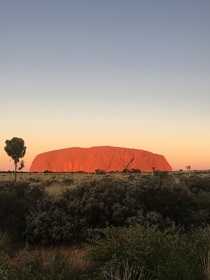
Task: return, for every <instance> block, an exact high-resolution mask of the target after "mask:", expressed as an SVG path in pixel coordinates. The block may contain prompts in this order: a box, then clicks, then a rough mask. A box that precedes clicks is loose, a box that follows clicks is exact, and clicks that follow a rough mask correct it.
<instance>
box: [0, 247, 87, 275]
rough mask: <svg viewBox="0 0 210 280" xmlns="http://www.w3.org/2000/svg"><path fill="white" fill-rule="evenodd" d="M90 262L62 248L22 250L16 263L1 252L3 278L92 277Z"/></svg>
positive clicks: (1, 273) (0, 272) (0, 273)
mask: <svg viewBox="0 0 210 280" xmlns="http://www.w3.org/2000/svg"><path fill="white" fill-rule="evenodd" d="M90 271H91V269H90V264H89V262H88V261H85V260H84V261H82V259H81V258H80V257H78V256H77V254H75V253H74V254H67V253H65V252H64V251H61V250H39V251H36V252H30V251H28V250H27V249H24V250H23V251H21V252H20V254H19V256H18V260H17V263H16V264H12V263H11V261H10V259H9V257H8V256H7V255H6V254H5V253H3V252H0V279H1V280H3V279H4V280H19V279H20V280H29V279H30V280H43V279H45V280H71V279H72V280H79V279H90V278H88V277H89V276H88V274H89V275H90ZM86 277H87V278H86Z"/></svg>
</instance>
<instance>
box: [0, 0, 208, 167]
mask: <svg viewBox="0 0 210 280" xmlns="http://www.w3.org/2000/svg"><path fill="white" fill-rule="evenodd" d="M209 15H210V1H207V0H201V1H195V0H192V1H190V0H183V1H181V0H178V1H169V0H167V1H166V0H160V1H157V0H151V1H150V0H147V1H146V0H142V1H140V0H138V1H137V0H134V1H132V0H131V1H125V0H112V1H111V0H106V1H102V0H97V1H96V0H95V1H93V0H83V1H81V0H77V1H70V0H68V1H67V0H60V1H53V0H42V1H41V0H36V1H35V0H27V1H22V0H18V1H17V0H7V1H6V0H5V1H2V2H1V8H0V36H1V44H0V90H1V95H0V106H1V108H0V109H1V110H0V117H1V124H2V125H1V127H2V131H1V135H0V145H1V146H2V152H1V151H0V170H2V169H9V168H10V166H11V162H9V159H8V157H7V156H6V155H5V152H4V151H3V146H4V142H5V140H6V139H11V138H12V137H13V136H17V137H21V138H23V139H24V140H25V141H26V146H27V154H26V157H25V159H26V169H27V168H29V166H30V163H31V161H32V159H33V157H34V156H35V155H36V154H38V153H41V152H44V151H48V150H52V149H59V148H65V147H72V146H82V147H89V146H97V145H113V146H123V147H130V148H137V149H144V150H149V151H151V152H154V153H160V154H163V155H165V157H166V158H167V160H168V161H169V163H170V164H171V165H172V167H173V168H174V169H179V168H183V169H184V168H185V166H186V165H189V164H191V165H192V168H193V167H194V168H195V169H200V168H202V169H209V168H210V160H209V158H210V147H209V139H210V131H209V124H210V110H209V109H210V94H209V92H210V79H209V77H210V16H209ZM11 168H12V167H11Z"/></svg>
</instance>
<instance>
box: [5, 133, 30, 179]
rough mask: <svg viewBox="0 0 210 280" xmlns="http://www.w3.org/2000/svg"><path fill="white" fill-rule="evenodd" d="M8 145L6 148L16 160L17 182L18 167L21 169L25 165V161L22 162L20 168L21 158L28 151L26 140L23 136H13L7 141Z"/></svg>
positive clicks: (9, 154)
mask: <svg viewBox="0 0 210 280" xmlns="http://www.w3.org/2000/svg"><path fill="white" fill-rule="evenodd" d="M5 143H6V146H5V147H4V150H5V151H6V153H7V154H8V156H10V157H11V158H12V159H13V161H14V166H15V182H16V181H17V169H18V170H21V169H22V168H23V167H24V161H23V160H22V161H21V162H20V166H19V168H18V163H19V161H20V158H23V157H24V155H25V153H26V146H25V142H24V140H23V139H22V138H18V137H13V138H12V139H11V140H6V141H5Z"/></svg>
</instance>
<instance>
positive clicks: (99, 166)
mask: <svg viewBox="0 0 210 280" xmlns="http://www.w3.org/2000/svg"><path fill="white" fill-rule="evenodd" d="M124 169H128V170H132V169H140V170H141V171H145V172H150V171H154V170H159V171H172V168H171V166H170V164H169V163H168V162H167V160H166V159H165V157H164V156H163V155H158V154H154V153H151V152H148V151H144V150H139V149H129V148H118V147H111V146H99V147H91V148H66V149H60V150H55V151H49V152H45V153H42V154H39V155H37V156H36V157H35V158H34V160H33V162H32V164H31V167H30V169H29V172H44V171H52V172H78V171H85V172H95V171H96V170H103V171H105V172H110V171H123V170H124Z"/></svg>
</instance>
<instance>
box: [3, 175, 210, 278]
mask: <svg viewBox="0 0 210 280" xmlns="http://www.w3.org/2000/svg"><path fill="white" fill-rule="evenodd" d="M209 205H210V171H209V170H206V171H179V172H178V171H177V172H172V171H171V172H168V171H153V172H140V171H139V170H130V171H129V170H124V172H95V173H87V172H49V171H46V172H18V173H17V181H16V182H15V181H14V173H13V172H9V173H8V172H1V173H0V213H1V214H0V217H1V219H0V221H1V222H0V226H1V231H0V251H1V253H0V271H1V273H2V274H1V275H7V277H8V278H6V279H40V280H41V279H58V278H57V277H58V275H59V277H60V278H59V279H89V280H90V279H115V278H117V279H136V280H137V279H173V278H171V277H172V276H173V275H175V277H176V278H174V279H186V280H188V279H189V280H192V279H196V280H197V279H206V278H205V277H206V275H209V274H208V273H209V272H208V264H209V262H210V259H209V244H210V243H209V241H210V230H209V223H210V218H209V217H210V208H209ZM24 277H25V278H24ZM113 277H115V278H113ZM128 277H130V278H128ZM140 277H143V278H140ZM2 279H3V278H2Z"/></svg>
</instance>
